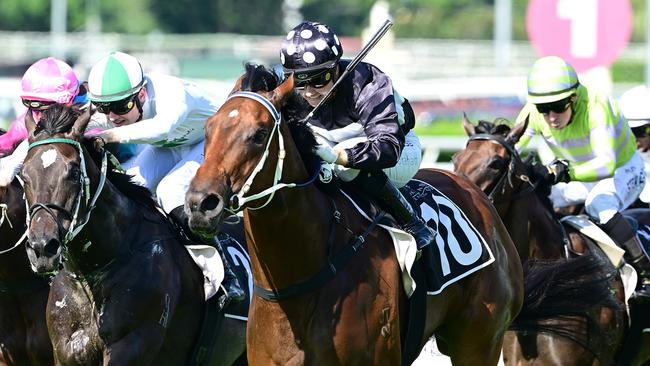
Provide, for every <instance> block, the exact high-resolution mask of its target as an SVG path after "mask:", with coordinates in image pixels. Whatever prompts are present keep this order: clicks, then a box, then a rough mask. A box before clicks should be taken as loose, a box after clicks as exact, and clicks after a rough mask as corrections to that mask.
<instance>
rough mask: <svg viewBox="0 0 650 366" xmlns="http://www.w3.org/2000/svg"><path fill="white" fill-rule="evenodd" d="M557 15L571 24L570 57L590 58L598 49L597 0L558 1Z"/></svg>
mask: <svg viewBox="0 0 650 366" xmlns="http://www.w3.org/2000/svg"><path fill="white" fill-rule="evenodd" d="M557 15H558V17H559V18H560V19H568V20H569V21H570V22H571V25H570V34H571V46H570V47H571V50H570V52H571V55H572V56H573V57H576V58H592V57H594V56H596V51H597V48H598V43H597V35H598V0H558V2H557Z"/></svg>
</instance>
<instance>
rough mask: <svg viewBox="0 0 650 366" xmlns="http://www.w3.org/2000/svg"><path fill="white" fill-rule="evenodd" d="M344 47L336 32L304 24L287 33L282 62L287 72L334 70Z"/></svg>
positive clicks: (311, 23) (281, 55)
mask: <svg viewBox="0 0 650 366" xmlns="http://www.w3.org/2000/svg"><path fill="white" fill-rule="evenodd" d="M342 54H343V47H342V46H341V41H340V40H339V38H338V37H337V36H336V34H334V32H333V31H332V30H331V29H330V27H328V26H327V25H325V24H322V23H316V22H303V23H300V24H298V25H297V26H296V27H294V28H293V29H292V30H290V31H289V33H287V36H286V38H285V40H284V42H282V50H280V61H281V62H282V66H283V67H284V69H285V71H288V72H292V71H294V70H300V71H301V72H309V71H313V70H321V69H331V68H333V67H334V66H335V65H336V64H337V62H338V61H339V59H340V58H341V55H342Z"/></svg>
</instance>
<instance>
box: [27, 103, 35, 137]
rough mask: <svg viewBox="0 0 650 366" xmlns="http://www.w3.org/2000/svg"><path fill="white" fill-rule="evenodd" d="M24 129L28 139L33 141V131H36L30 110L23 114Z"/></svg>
mask: <svg viewBox="0 0 650 366" xmlns="http://www.w3.org/2000/svg"><path fill="white" fill-rule="evenodd" d="M25 127H26V128H27V133H28V135H27V136H29V138H30V139H34V130H36V121H34V115H33V114H32V110H31V109H28V110H27V113H26V114H25Z"/></svg>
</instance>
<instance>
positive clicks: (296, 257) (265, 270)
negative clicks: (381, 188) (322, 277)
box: [244, 172, 333, 288]
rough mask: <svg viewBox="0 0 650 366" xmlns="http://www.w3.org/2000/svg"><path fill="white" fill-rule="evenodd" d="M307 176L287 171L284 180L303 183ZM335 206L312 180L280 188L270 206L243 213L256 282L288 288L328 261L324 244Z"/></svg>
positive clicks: (265, 285)
mask: <svg viewBox="0 0 650 366" xmlns="http://www.w3.org/2000/svg"><path fill="white" fill-rule="evenodd" d="M305 174H306V173H304V172H301V173H300V174H298V175H295V176H293V177H291V174H287V176H288V178H286V179H285V178H283V181H286V182H299V181H304V180H305V179H306V178H305V177H304V175H305ZM289 177H291V178H289ZM259 201H260V202H263V201H264V199H260V200H259ZM331 205H332V204H331V200H330V198H329V197H327V196H326V195H325V194H324V193H323V192H321V191H320V190H319V189H318V188H316V186H314V185H313V184H312V185H309V186H307V187H303V188H285V189H281V190H279V191H277V192H276V194H275V196H274V198H273V200H272V201H271V202H270V204H269V205H268V206H266V207H264V208H263V209H261V210H257V211H256V210H246V211H245V212H244V220H245V230H246V237H247V241H248V244H249V248H250V252H251V262H252V263H253V267H254V271H253V272H254V274H255V275H256V278H255V281H256V282H258V283H260V284H261V285H262V286H264V287H267V288H268V287H274V288H281V287H286V286H287V285H290V284H293V283H295V282H297V281H296V279H300V280H304V279H305V278H307V277H309V276H311V275H313V274H314V273H315V272H316V271H318V270H319V269H320V268H321V267H322V265H324V261H325V252H326V250H325V245H326V242H327V240H328V235H329V231H330V228H331V225H333V208H332V206H331ZM291 262H297V263H299V265H297V264H296V265H294V264H293V263H291ZM255 267H257V268H255ZM257 276H260V277H257Z"/></svg>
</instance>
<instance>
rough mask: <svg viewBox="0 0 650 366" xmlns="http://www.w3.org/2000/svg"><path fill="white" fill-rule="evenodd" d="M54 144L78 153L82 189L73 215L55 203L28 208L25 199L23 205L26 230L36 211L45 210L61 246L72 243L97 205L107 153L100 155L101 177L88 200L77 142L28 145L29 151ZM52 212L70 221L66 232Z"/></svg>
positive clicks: (49, 141) (60, 140)
mask: <svg viewBox="0 0 650 366" xmlns="http://www.w3.org/2000/svg"><path fill="white" fill-rule="evenodd" d="M55 143H64V144H69V145H72V146H74V147H75V148H76V149H77V150H78V151H79V157H80V164H79V166H80V169H81V174H80V175H79V184H80V185H81V187H82V189H80V191H79V194H77V198H76V200H75V201H76V202H75V208H74V213H71V212H70V211H68V210H67V209H66V208H65V207H62V206H60V205H57V204H55V203H39V202H37V203H34V204H33V205H31V206H29V203H28V202H27V199H25V205H26V206H27V218H26V220H27V230H29V227H30V223H31V218H32V216H34V214H35V213H36V212H38V210H41V209H42V210H45V212H47V213H48V214H50V216H52V219H53V220H54V222H56V224H57V227H58V230H59V237H60V238H63V242H62V243H63V245H65V244H67V243H69V242H70V241H72V240H73V239H74V238H75V237H76V236H77V234H79V232H80V231H81V229H83V227H84V226H85V225H86V224H87V223H88V220H90V214H91V213H92V211H93V210H94V209H95V204H96V203H97V199H98V198H99V195H100V194H101V192H102V190H103V189H104V184H105V183H106V173H107V170H108V152H107V151H106V150H104V151H103V154H102V166H101V175H100V178H99V183H98V185H97V190H96V191H95V194H94V195H93V197H92V199H91V198H90V179H89V178H88V174H87V172H86V161H85V159H84V153H83V149H82V147H81V144H80V143H79V142H78V141H75V140H72V139H68V138H58V137H57V138H49V139H45V140H41V141H36V142H33V143H31V144H29V150H31V149H32V148H34V147H36V146H40V145H47V144H55ZM82 199H85V200H84V204H85V206H86V216H85V217H84V218H83V220H82V221H81V222H78V221H77V218H78V216H79V208H80V206H81V201H82ZM54 210H56V211H59V212H60V213H62V214H63V215H64V216H65V217H66V218H67V219H69V220H71V222H70V227H68V230H67V232H66V231H65V229H64V228H63V224H62V223H61V221H60V220H58V219H57V217H56V214H55V212H54Z"/></svg>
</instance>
